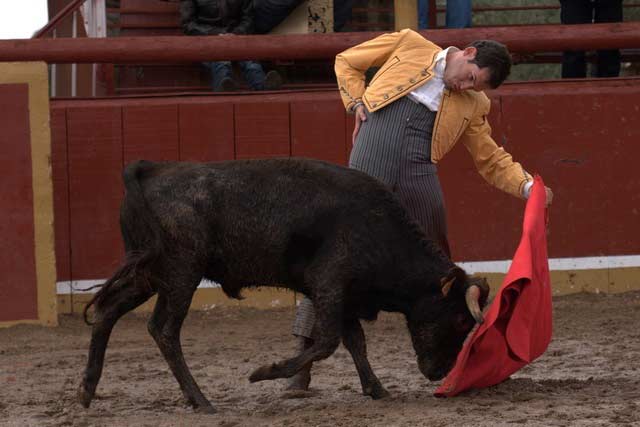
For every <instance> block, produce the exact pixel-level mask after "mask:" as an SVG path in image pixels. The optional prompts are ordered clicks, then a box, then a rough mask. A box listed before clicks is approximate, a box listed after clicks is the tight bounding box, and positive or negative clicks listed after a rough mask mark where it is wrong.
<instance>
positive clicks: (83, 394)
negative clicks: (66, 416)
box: [78, 383, 94, 408]
mask: <svg viewBox="0 0 640 427" xmlns="http://www.w3.org/2000/svg"><path fill="white" fill-rule="evenodd" d="M93 395H94V393H92V392H90V391H88V390H87V389H86V388H85V386H84V383H81V384H80V387H78V401H79V402H80V404H81V405H82V406H84V407H85V408H88V407H89V406H90V405H91V401H92V400H93Z"/></svg>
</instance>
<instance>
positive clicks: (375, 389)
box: [342, 319, 389, 399]
mask: <svg viewBox="0 0 640 427" xmlns="http://www.w3.org/2000/svg"><path fill="white" fill-rule="evenodd" d="M342 343H343V344H344V346H345V347H346V348H347V350H349V353H351V357H352V358H353V362H354V363H355V365H356V369H357V370H358V376H359V377H360V383H361V384H362V393H363V394H364V395H365V396H371V397H372V398H373V399H382V398H384V397H387V396H389V392H388V391H387V390H386V389H385V388H384V387H383V386H382V384H381V383H380V380H379V379H378V377H376V374H374V373H373V370H372V369H371V365H369V360H368V359H367V343H366V340H365V337H364V331H363V330H362V326H361V325H360V321H358V319H348V320H345V322H344V326H343V328H342Z"/></svg>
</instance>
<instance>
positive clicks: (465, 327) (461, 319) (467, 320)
mask: <svg viewBox="0 0 640 427" xmlns="http://www.w3.org/2000/svg"><path fill="white" fill-rule="evenodd" d="M474 323H475V322H474V321H473V318H471V316H468V315H466V314H458V315H457V316H456V317H455V328H456V330H458V331H459V332H467V331H469V330H470V329H471V328H473V324H474Z"/></svg>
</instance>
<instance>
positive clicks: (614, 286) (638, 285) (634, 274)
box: [477, 267, 640, 296]
mask: <svg viewBox="0 0 640 427" xmlns="http://www.w3.org/2000/svg"><path fill="white" fill-rule="evenodd" d="M477 275H478V276H484V277H486V278H487V280H488V281H489V286H490V287H491V295H494V294H495V292H496V291H497V290H498V289H499V288H500V286H501V285H502V281H503V280H504V276H505V274H503V273H478V274H477ZM551 290H552V292H553V296H559V295H568V294H575V293H578V292H593V293H600V292H605V293H612V294H616V293H620V292H628V291H637V290H640V267H629V268H615V269H593V270H566V271H564V270H563V271H552V272H551Z"/></svg>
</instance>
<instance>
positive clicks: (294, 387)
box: [286, 335, 313, 391]
mask: <svg viewBox="0 0 640 427" xmlns="http://www.w3.org/2000/svg"><path fill="white" fill-rule="evenodd" d="M296 338H297V340H298V354H300V353H302V352H303V351H304V350H306V349H307V348H309V347H311V346H312V345H313V340H312V339H311V338H306V337H303V336H298V335H296ZM311 365H312V363H308V364H307V365H305V366H304V367H303V368H302V369H301V370H299V371H298V373H296V374H295V375H294V376H292V377H291V378H289V382H288V383H287V388H286V390H287V391H307V390H309V383H310V382H311Z"/></svg>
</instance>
